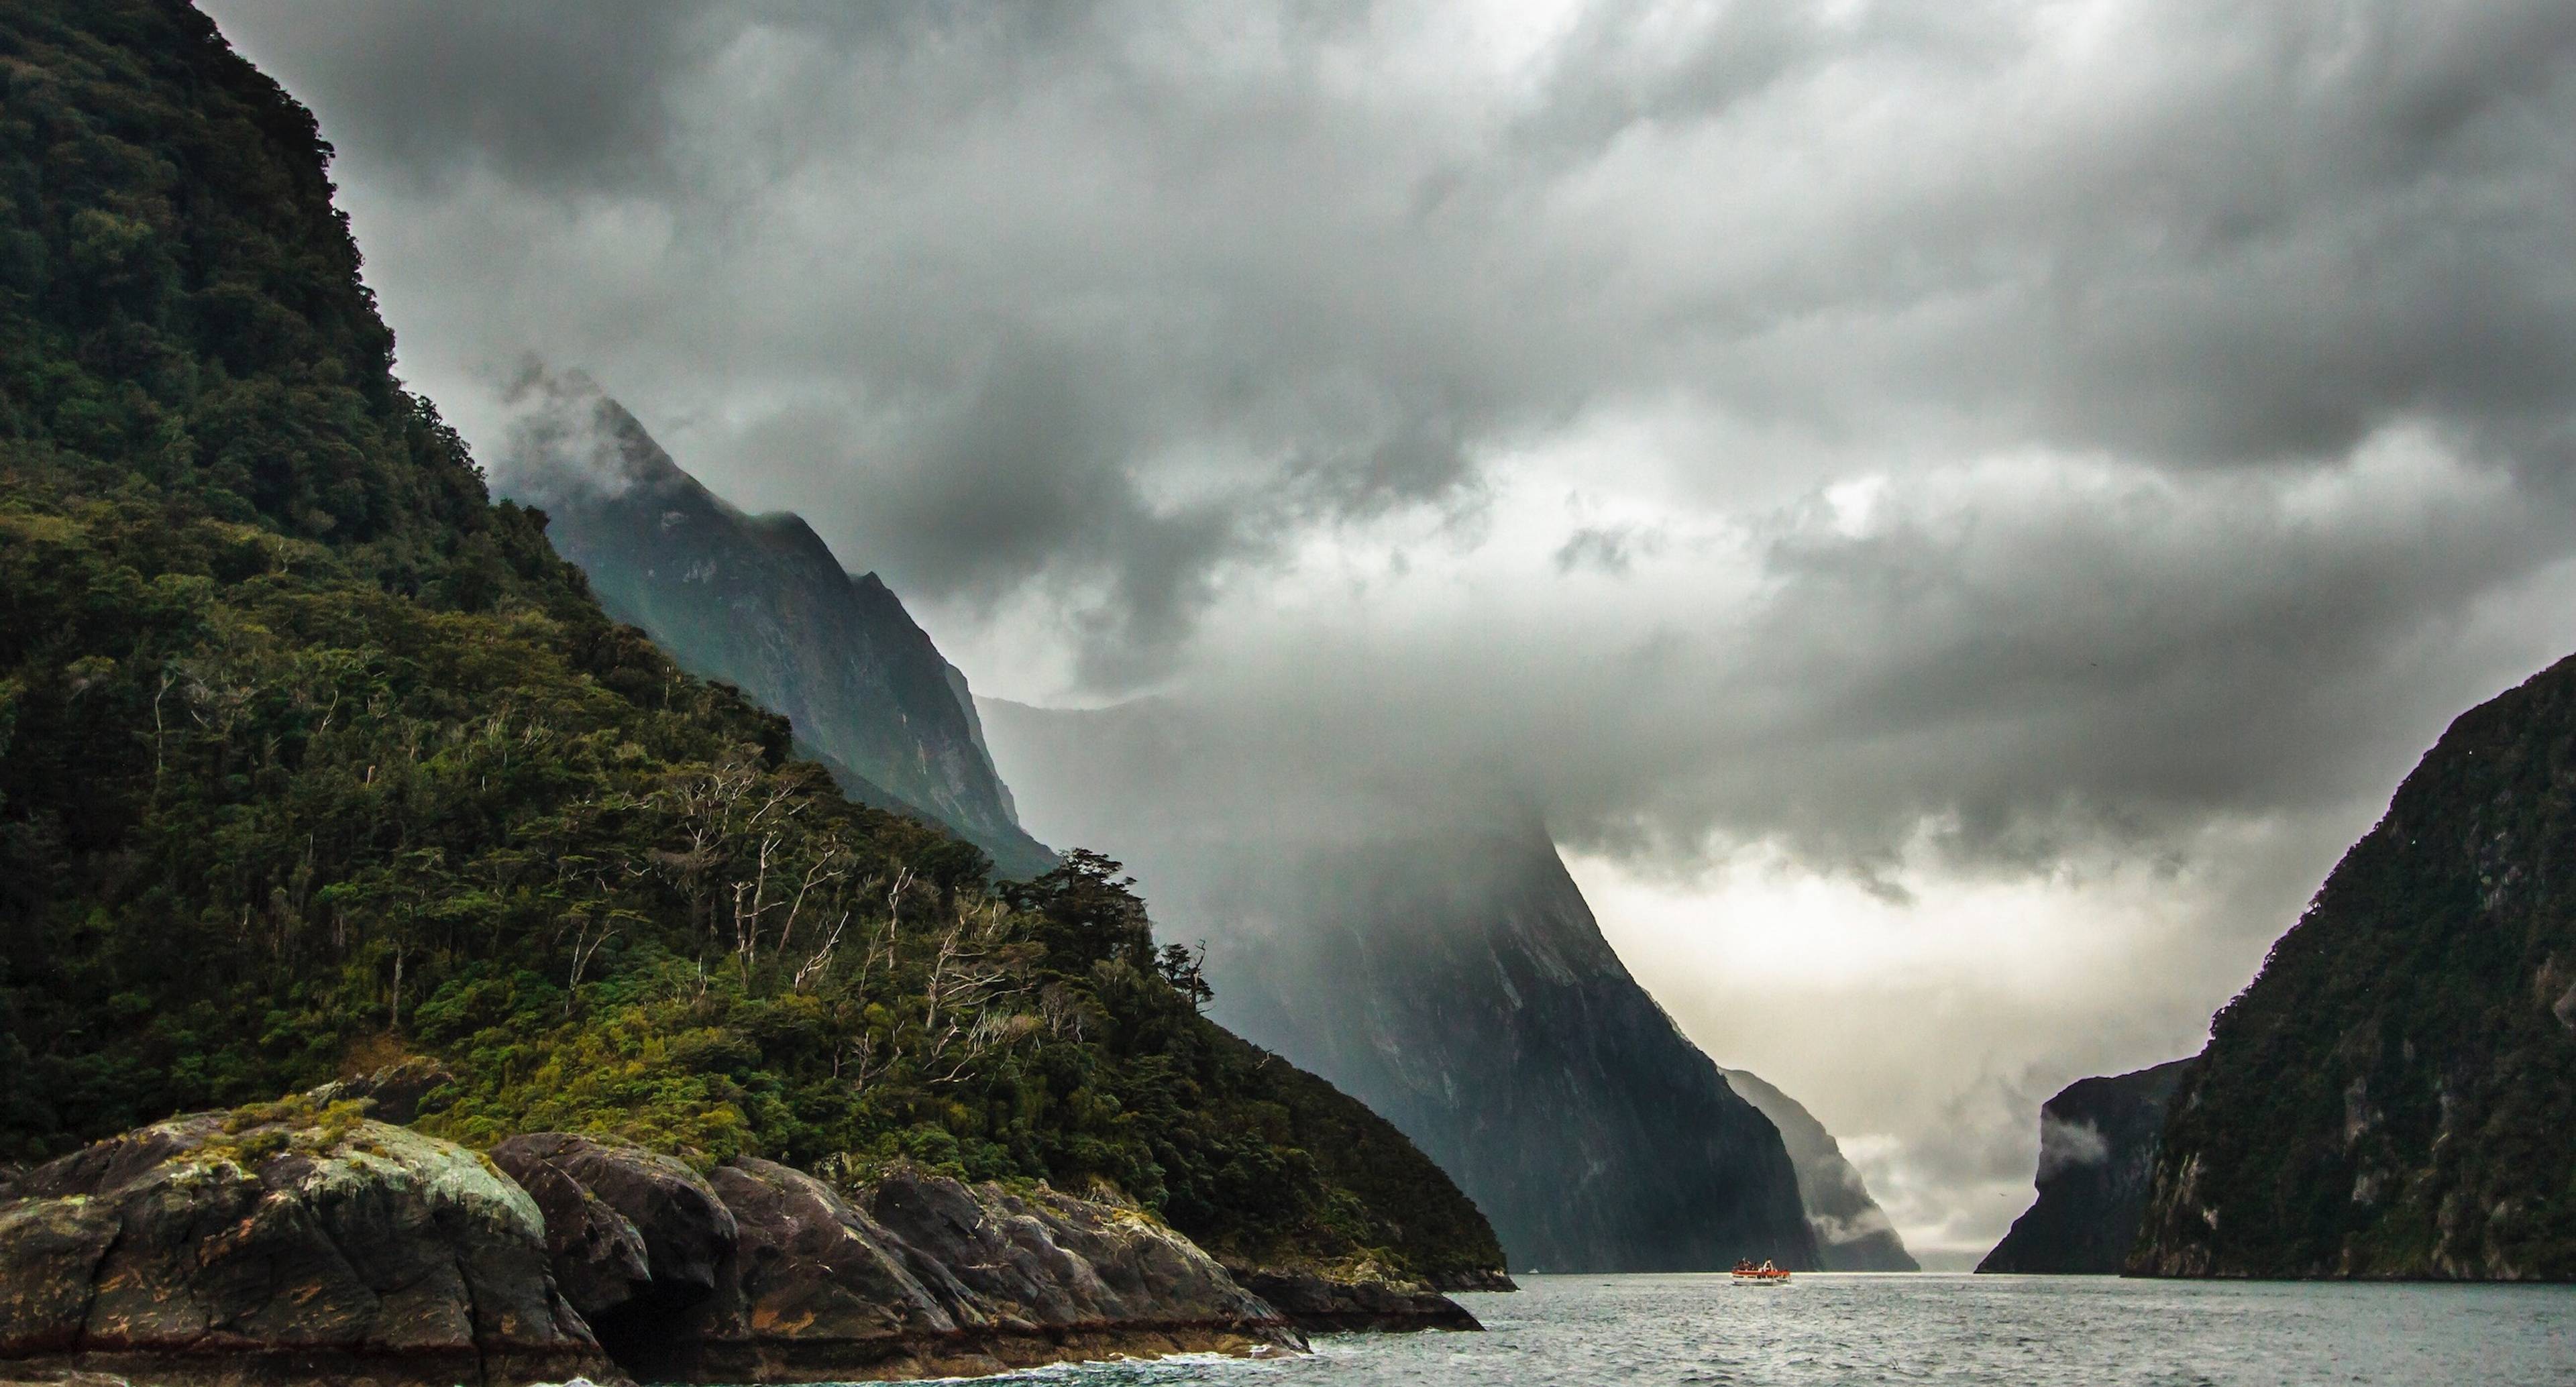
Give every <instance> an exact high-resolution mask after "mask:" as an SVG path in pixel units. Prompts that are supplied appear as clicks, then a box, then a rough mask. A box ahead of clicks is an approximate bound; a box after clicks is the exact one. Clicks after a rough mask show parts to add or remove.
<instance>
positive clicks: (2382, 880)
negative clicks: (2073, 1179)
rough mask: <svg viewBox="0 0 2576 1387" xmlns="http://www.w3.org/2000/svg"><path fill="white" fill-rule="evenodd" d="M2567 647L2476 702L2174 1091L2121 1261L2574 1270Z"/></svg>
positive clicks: (2213, 1266) (2206, 1271) (2331, 1270)
mask: <svg viewBox="0 0 2576 1387" xmlns="http://www.w3.org/2000/svg"><path fill="white" fill-rule="evenodd" d="M2570 864H2576V660H2571V661H2567V662H2562V663H2561V664H2559V665H2557V666H2556V667H2554V668H2552V669H2550V670H2547V671H2545V672H2543V673H2541V674H2539V675H2537V676H2535V677H2534V678H2533V679H2531V680H2530V681H2529V682H2528V683H2526V684H2524V685H2523V686H2522V687H2520V688H2518V689H2515V690H2512V691H2511V692H2509V693H2506V694H2504V695H2503V696H2501V697H2499V698H2497V699H2495V700H2493V701H2492V702H2489V703H2487V704H2485V705H2484V706H2482V707H2479V708H2476V709H2473V710H2471V711H2470V712H2468V713H2466V714H2464V715H2462V716H2461V718H2460V719H2459V720H2458V721H2457V722H2455V723H2453V724H2452V726H2451V728H2450V730H2449V731H2448V732H2446V733H2444V734H2443V737H2442V740H2441V742H2440V743H2439V744H2438V745H2437V746H2435V747H2434V748H2433V750H2432V751H2431V752H2429V753H2427V754H2426V756H2425V757H2424V760H2423V762H2422V764H2421V765H2419V766H2417V768H2416V769H2415V771H2414V773H2413V774H2411V775H2409V776H2408V777H2407V778H2406V783H2405V784H2404V785H2402V786H2400V787H2399V789H2398V791H2397V795H2396V798H2395V800H2394V801H2393V802H2392V803H2391V804H2390V806H2389V810H2388V815H2387V817H2386V818H2384V819H2382V820H2381V821H2380V823H2379V825H2378V826H2377V827H2375V828H2373V829H2372V830H2371V831H2370V833H2369V834H2368V835H2366V836H2365V837H2363V838H2362V840H2361V841H2360V842H2358V843H2356V844H2354V846H2353V848H2352V850H2351V851H2350V852H2349V853H2347V854H2345V856H2344V859H2343V861H2342V863H2341V864H2340V865H2338V866H2337V867H2336V868H2335V870H2334V873H2333V874H2332V875H2331V876H2329V877H2328V878H2327V879H2326V883H2325V886H2324V887H2323V889H2321V890H2320V891H2319V892H2318V893H2317V897H2316V900H2315V902H2314V903H2313V904H2312V905H2311V906H2310V907H2309V909H2308V912H2307V915H2306V917H2305V918H2303V919H2302V920H2301V921H2300V922H2299V924H2298V926H2297V927H2296V928H2295V929H2292V930H2291V931H2290V932H2289V933H2288V934H2286V935H2284V936H2283V937H2282V939H2281V941H2280V942H2279V943H2278V944H2277V945H2275V946H2274V948H2273V950H2272V956H2271V958H2270V959H2269V960H2268V961H2267V962H2266V963H2265V964H2264V966H2263V971H2262V974H2261V976H2259V977H2257V978H2256V979H2255V980H2254V983H2253V985H2252V986H2250V987H2248V988H2247V989H2246V990H2245V992H2244V993H2243V995H2241V996H2239V997H2238V998H2236V1000H2235V1001H2233V1002H2231V1003H2230V1004H2229V1005H2228V1006H2227V1007H2226V1009H2225V1010H2223V1011H2221V1012H2220V1013H2219V1014H2218V1018H2217V1021H2216V1023H2215V1025H2214V1026H2213V1028H2212V1034H2211V1039H2210V1044H2209V1048H2208V1050H2207V1051H2206V1052H2205V1053H2204V1055H2203V1056H2202V1058H2201V1060H2200V1061H2199V1063H2198V1065H2197V1066H2196V1067H2195V1069H2194V1070H2193V1071H2192V1074H2191V1076H2190V1077H2189V1078H2188V1079H2186V1080H2185V1082H2184V1083H2183V1085H2182V1087H2181V1088H2180V1090H2179V1091H2178V1092H2177V1093H2176V1094H2175V1097H2174V1099H2173V1103H2172V1107H2171V1111H2170V1113H2169V1116H2168V1118H2167V1122H2166V1127H2165V1132H2164V1138H2163V1147H2162V1150H2161V1153H2160V1154H2159V1156H2158V1159H2157V1164H2156V1171H2155V1177H2154V1181H2153V1185H2152V1187H2151V1192H2150V1195H2149V1199H2148V1205H2147V1213H2146V1219H2145V1223H2144V1226H2143V1227H2142V1228H2141V1229H2140V1232H2139V1242H2138V1246H2137V1248H2136V1250H2135V1252H2134V1253H2133V1254H2132V1256H2131V1259H2130V1267H2131V1269H2132V1270H2136V1271H2146V1272H2155V1273H2162V1274H2169V1275H2237V1276H2364V1277H2459V1278H2549V1279H2561V1280H2563V1279H2571V1278H2576V1141H2571V1140H2570V1134H2571V1133H2576V882H2571V881H2570V880H2569V879H2568V871H2569V867H2570Z"/></svg>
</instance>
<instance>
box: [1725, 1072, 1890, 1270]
mask: <svg viewBox="0 0 2576 1387" xmlns="http://www.w3.org/2000/svg"><path fill="white" fill-rule="evenodd" d="M1720 1072H1721V1073H1723V1074H1725V1075H1726V1082H1727V1085H1728V1086H1729V1087H1731V1088H1733V1089H1734V1090H1735V1092H1736V1093H1737V1095H1738V1096H1740V1097H1742V1098H1743V1099H1744V1101H1745V1102H1748V1103H1751V1104H1752V1105H1753V1106H1754V1107H1756V1108H1759V1109H1760V1110H1761V1112H1762V1115H1763V1116H1764V1117H1767V1118H1769V1119H1771V1125H1772V1126H1774V1127H1777V1128H1779V1129H1780V1141H1781V1144H1783V1145H1785V1146H1787V1147H1788V1148H1789V1163H1790V1164H1791V1165H1793V1166H1796V1167H1797V1170H1798V1202H1799V1203H1801V1204H1803V1205H1805V1206H1806V1210H1807V1222H1808V1223H1810V1224H1812V1225H1814V1227H1815V1230H1816V1249H1817V1251H1818V1253H1819V1254H1820V1255H1821V1256H1822V1257H1823V1259H1824V1268H1825V1270H1827V1271H1921V1270H1922V1269H1923V1267H1922V1264H1921V1263H1919V1262H1917V1261H1915V1260H1914V1254H1912V1253H1910V1252H1908V1251H1906V1250H1905V1239H1904V1238H1902V1237H1901V1236H1899V1235H1898V1234H1897V1231H1896V1224H1895V1222H1894V1221H1893V1220H1891V1219H1889V1218H1888V1216H1887V1211H1886V1210H1884V1209H1881V1208H1880V1207H1879V1206H1878V1201H1877V1200H1876V1199H1873V1198H1871V1197H1870V1193H1869V1185H1868V1182H1866V1181H1864V1180H1863V1179H1861V1174H1860V1171H1859V1169H1858V1168H1856V1167H1855V1166H1853V1165H1852V1163H1851V1161H1850V1160H1849V1159H1847V1158H1846V1157H1845V1156H1844V1155H1843V1148H1842V1143H1840V1142H1838V1141H1836V1140H1834V1134H1833V1133H1831V1132H1829V1131H1827V1130H1825V1124H1823V1123H1822V1122H1819V1121H1817V1120H1816V1118H1815V1114H1813V1113H1810V1112H1808V1111H1807V1109H1806V1105H1805V1104H1802V1103H1800V1102H1799V1101H1798V1100H1797V1099H1795V1098H1792V1097H1790V1096H1789V1095H1788V1094H1786V1093H1783V1092H1781V1091H1780V1090H1779V1089H1778V1088H1777V1087H1776V1086H1774V1085H1772V1084H1771V1083H1769V1082H1767V1081H1765V1080H1764V1079H1762V1078H1761V1077H1760V1076H1758V1075H1755V1074H1753V1073H1750V1072H1748V1071H1746V1070H1742V1069H1724V1070H1721V1071H1720Z"/></svg>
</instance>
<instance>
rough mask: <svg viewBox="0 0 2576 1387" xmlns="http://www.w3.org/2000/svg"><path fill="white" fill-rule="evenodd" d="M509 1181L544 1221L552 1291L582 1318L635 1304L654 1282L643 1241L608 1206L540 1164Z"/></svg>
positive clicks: (530, 1164) (529, 1166)
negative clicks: (559, 1293)
mask: <svg viewBox="0 0 2576 1387" xmlns="http://www.w3.org/2000/svg"><path fill="white" fill-rule="evenodd" d="M504 1168H505V1169H506V1167H504ZM513 1178H515V1179H517V1180H518V1182H519V1184H520V1186H521V1187H522V1188H524V1189H526V1190H527V1192H528V1197H529V1198H531V1199H533V1200H535V1201H536V1204H537V1212H538V1213H540V1214H542V1215H543V1216H544V1217H545V1221H546V1258H547V1261H548V1263H549V1264H550V1265H551V1267H552V1269H553V1271H554V1276H555V1286H556V1288H557V1289H559V1290H561V1291H562V1292H563V1297H564V1299H566V1300H568V1301H570V1302H572V1307H573V1308H574V1309H576V1310H578V1311H580V1312H581V1313H582V1315H583V1317H584V1318H590V1317H595V1316H599V1315H603V1314H606V1313H607V1312H609V1311H611V1310H615V1309H616V1308H617V1307H619V1306H621V1305H624V1304H625V1303H627V1302H628V1301H630V1300H633V1299H634V1298H635V1296H636V1294H637V1292H639V1291H641V1290H643V1288H644V1286H645V1284H646V1283H647V1282H649V1281H651V1280H652V1279H653V1271H652V1263H651V1262H650V1260H649V1259H648V1258H647V1256H646V1253H645V1250H644V1235H643V1234H642V1233H639V1232H637V1231H636V1229H635V1225H634V1224H633V1223H632V1222H630V1221H628V1219H627V1218H626V1216H625V1215H624V1214H621V1213H619V1212H617V1211H616V1210H615V1209H612V1208H610V1207H609V1206H608V1202H607V1201H606V1200H604V1199H601V1198H600V1197H599V1196H598V1195H595V1194H592V1193H591V1192H590V1191H589V1190H586V1189H584V1188H582V1186H581V1185H580V1183H579V1182H577V1181H575V1180H574V1179H573V1178H572V1177H571V1176H569V1175H566V1174H564V1173H563V1172H562V1171H561V1170H558V1169H556V1168H555V1167H553V1166H551V1165H546V1164H543V1163H541V1162H522V1163H521V1164H520V1169H519V1170H518V1171H517V1172H515V1173H514V1177H513Z"/></svg>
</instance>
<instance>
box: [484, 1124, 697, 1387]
mask: <svg viewBox="0 0 2576 1387" xmlns="http://www.w3.org/2000/svg"><path fill="white" fill-rule="evenodd" d="M492 1161H493V1163H494V1164H495V1165H498V1166H499V1167H500V1168H501V1169H502V1170H505V1171H507V1172H509V1174H510V1177H511V1178H512V1179H514V1180H517V1181H518V1182H519V1183H520V1184H521V1185H524V1186H526V1187H527V1188H528V1189H529V1190H530V1191H531V1192H532V1194H535V1193H539V1192H541V1193H542V1201H541V1207H542V1208H543V1210H544V1212H545V1214H546V1224H545V1241H546V1249H547V1252H548V1254H549V1255H550V1256H551V1257H552V1259H553V1263H552V1265H553V1270H554V1275H555V1279H556V1281H557V1282H558V1284H561V1285H564V1286H568V1287H572V1288H574V1292H573V1294H575V1295H576V1296H577V1299H576V1300H575V1304H577V1305H579V1306H580V1307H581V1309H582V1314H583V1316H584V1317H585V1318H586V1319H588V1321H589V1322H590V1327H591V1330H592V1332H593V1333H595V1334H597V1335H598V1336H599V1342H600V1344H601V1345H602V1346H603V1347H605V1348H606V1349H607V1350H608V1352H609V1353H610V1355H611V1356H613V1357H614V1358H616V1360H617V1361H618V1362H619V1363H621V1364H623V1365H625V1366H626V1367H628V1368H629V1369H631V1370H633V1371H634V1372H635V1373H637V1374H638V1375H639V1376H643V1377H647V1378H658V1377H669V1376H675V1375H678V1368H679V1366H680V1365H684V1364H685V1363H686V1362H687V1355H688V1352H689V1347H690V1339H689V1334H690V1326H691V1324H692V1320H691V1312H693V1311H696V1310H697V1309H699V1308H700V1307H701V1306H702V1305H703V1304H704V1303H705V1302H706V1301H707V1300H708V1298H709V1297H711V1296H713V1295H714V1294H715V1292H716V1288H717V1286H718V1285H719V1284H720V1283H721V1282H722V1281H723V1279H724V1278H725V1277H726V1276H727V1275H728V1274H729V1271H730V1267H731V1264H732V1261H733V1256H734V1240H735V1238H736V1236H737V1233H736V1229H735V1226H734V1217H733V1213H732V1211H730V1210H728V1209H727V1208H726V1207H725V1204H724V1201H723V1200H722V1199H719V1198H717V1197H716V1192H715V1190H714V1189H713V1188H712V1187H710V1186H709V1185H708V1184H707V1182H706V1179H705V1178H704V1177H702V1176H700V1175H699V1174H698V1173H697V1171H695V1170H693V1169H691V1168H690V1167H689V1165H688V1163H687V1162H685V1161H682V1160H680V1159H679V1158H677V1157H674V1156H665V1155H662V1154H660V1153H658V1152H653V1151H647V1150H645V1149H644V1148H642V1147H640V1146H633V1145H629V1144H627V1143H624V1142H618V1141H610V1140H606V1139H602V1138H597V1137H585V1136H575V1135H572V1134H570V1133H567V1132H534V1133H529V1134H526V1135H523V1136H515V1137H511V1138H510V1139H509V1140H507V1141H504V1142H502V1143H501V1144H500V1145H498V1146H495V1147H493V1148H492ZM639 1258H640V1263H639Z"/></svg>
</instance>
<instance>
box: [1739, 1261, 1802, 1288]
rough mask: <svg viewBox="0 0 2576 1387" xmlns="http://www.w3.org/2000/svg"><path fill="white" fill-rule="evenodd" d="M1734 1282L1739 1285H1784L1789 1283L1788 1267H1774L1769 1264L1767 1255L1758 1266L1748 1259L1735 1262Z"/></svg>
mask: <svg viewBox="0 0 2576 1387" xmlns="http://www.w3.org/2000/svg"><path fill="white" fill-rule="evenodd" d="M1735 1284H1736V1285H1739V1286H1786V1285H1788V1284H1789V1269H1788V1268H1786V1267H1775V1266H1773V1265H1771V1259H1770V1258H1768V1257H1765V1258H1763V1259H1762V1265H1760V1266H1758V1267H1757V1266H1755V1265H1753V1263H1752V1262H1750V1261H1742V1262H1737V1263H1736V1264H1735Z"/></svg>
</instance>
